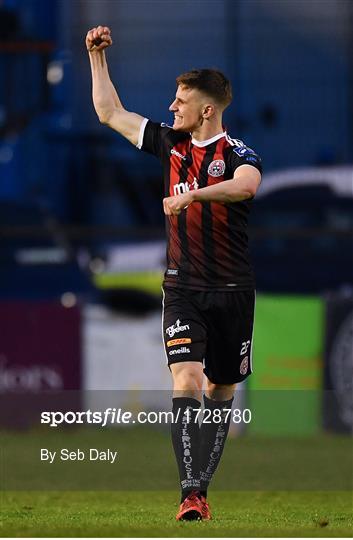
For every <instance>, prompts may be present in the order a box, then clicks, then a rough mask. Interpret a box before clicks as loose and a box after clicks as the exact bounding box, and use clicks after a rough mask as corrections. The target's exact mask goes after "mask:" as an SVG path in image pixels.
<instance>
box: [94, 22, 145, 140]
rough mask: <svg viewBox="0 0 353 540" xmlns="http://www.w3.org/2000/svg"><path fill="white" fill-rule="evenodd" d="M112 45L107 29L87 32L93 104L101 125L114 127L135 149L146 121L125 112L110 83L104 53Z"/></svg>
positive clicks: (99, 28)
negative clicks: (143, 123) (142, 125)
mask: <svg viewBox="0 0 353 540" xmlns="http://www.w3.org/2000/svg"><path fill="white" fill-rule="evenodd" d="M112 43H113V42H112V38H111V35H110V29H109V28H108V27H107V26H98V27H96V28H92V29H91V30H89V31H88V32H87V36H86V47H87V51H88V55H89V59H90V64H91V72H92V98H93V104H94V108H95V110H96V113H97V115H98V118H99V121H100V122H101V123H102V124H106V125H107V126H109V127H111V128H112V129H114V130H115V131H117V132H118V133H120V134H121V135H123V137H125V138H126V139H128V140H129V141H130V142H131V143H132V144H134V145H135V146H136V145H137V144H138V138H139V133H140V127H141V124H142V122H143V120H144V118H143V117H142V116H140V115H139V114H136V113H133V112H129V111H127V110H126V109H124V107H123V105H122V103H121V101H120V98H119V96H118V94H117V92H116V90H115V88H114V86H113V83H112V81H111V79H110V76H109V71H108V64H107V61H106V58H105V52H104V49H106V48H107V47H110V46H111V45H112Z"/></svg>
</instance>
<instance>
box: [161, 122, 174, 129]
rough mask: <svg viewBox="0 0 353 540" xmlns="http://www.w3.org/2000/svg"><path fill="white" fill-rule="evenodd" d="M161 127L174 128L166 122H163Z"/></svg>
mask: <svg viewBox="0 0 353 540" xmlns="http://www.w3.org/2000/svg"><path fill="white" fill-rule="evenodd" d="M161 127H167V128H170V129H173V126H170V125H169V124H167V123H166V122H161Z"/></svg>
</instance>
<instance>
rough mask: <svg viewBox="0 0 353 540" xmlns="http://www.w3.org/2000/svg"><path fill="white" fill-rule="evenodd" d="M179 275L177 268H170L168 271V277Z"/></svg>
mask: <svg viewBox="0 0 353 540" xmlns="http://www.w3.org/2000/svg"><path fill="white" fill-rule="evenodd" d="M178 274H179V270H178V269H177V268H168V270H167V276H177V275H178Z"/></svg>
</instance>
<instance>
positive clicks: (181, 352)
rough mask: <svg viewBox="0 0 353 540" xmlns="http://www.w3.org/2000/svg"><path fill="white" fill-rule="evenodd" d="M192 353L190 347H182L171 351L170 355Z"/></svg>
mask: <svg viewBox="0 0 353 540" xmlns="http://www.w3.org/2000/svg"><path fill="white" fill-rule="evenodd" d="M189 352H190V349H189V348H188V347H181V349H173V350H172V351H169V354H170V355H172V354H183V353H186V354H188V353H189Z"/></svg>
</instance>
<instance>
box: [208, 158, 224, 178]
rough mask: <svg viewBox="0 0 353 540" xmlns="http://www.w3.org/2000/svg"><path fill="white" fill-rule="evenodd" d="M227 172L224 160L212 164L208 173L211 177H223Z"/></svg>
mask: <svg viewBox="0 0 353 540" xmlns="http://www.w3.org/2000/svg"><path fill="white" fill-rule="evenodd" d="M225 170H226V164H225V163H224V161H223V160H222V159H215V160H214V161H212V163H210V164H209V166H208V169H207V173H208V174H209V175H210V176H215V177H217V176H222V175H223V174H224V171H225Z"/></svg>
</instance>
